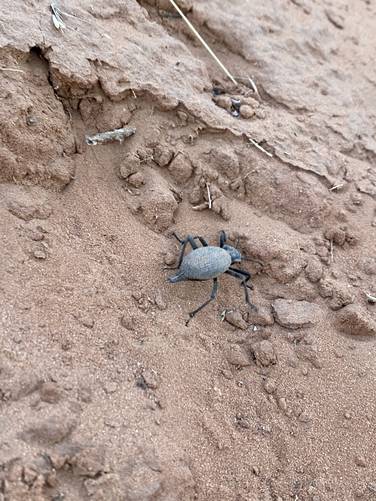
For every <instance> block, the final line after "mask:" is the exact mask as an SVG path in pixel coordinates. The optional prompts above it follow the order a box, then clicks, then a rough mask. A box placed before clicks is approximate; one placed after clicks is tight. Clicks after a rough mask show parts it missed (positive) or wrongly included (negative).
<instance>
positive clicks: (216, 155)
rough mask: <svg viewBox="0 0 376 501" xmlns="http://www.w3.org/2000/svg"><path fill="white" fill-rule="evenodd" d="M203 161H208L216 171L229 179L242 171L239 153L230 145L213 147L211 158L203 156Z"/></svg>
mask: <svg viewBox="0 0 376 501" xmlns="http://www.w3.org/2000/svg"><path fill="white" fill-rule="evenodd" d="M203 162H205V163H206V162H208V163H209V165H210V167H211V168H212V169H214V171H216V172H219V173H220V174H222V175H223V176H225V177H227V178H229V179H235V178H236V177H238V176H239V173H240V163H239V158H238V155H237V154H236V153H235V152H234V151H233V150H232V148H231V147H230V146H229V145H226V144H224V145H223V146H222V147H218V148H216V149H212V150H211V151H210V153H209V158H208V159H206V155H205V156H204V157H203Z"/></svg>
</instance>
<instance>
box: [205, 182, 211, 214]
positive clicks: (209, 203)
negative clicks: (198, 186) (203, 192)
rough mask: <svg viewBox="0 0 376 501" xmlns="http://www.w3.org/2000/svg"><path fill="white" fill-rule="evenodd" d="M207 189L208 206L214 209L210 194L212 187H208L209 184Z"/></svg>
mask: <svg viewBox="0 0 376 501" xmlns="http://www.w3.org/2000/svg"><path fill="white" fill-rule="evenodd" d="M206 189H207V191H208V206H209V209H211V208H212V198H211V194H210V186H209V185H208V183H206Z"/></svg>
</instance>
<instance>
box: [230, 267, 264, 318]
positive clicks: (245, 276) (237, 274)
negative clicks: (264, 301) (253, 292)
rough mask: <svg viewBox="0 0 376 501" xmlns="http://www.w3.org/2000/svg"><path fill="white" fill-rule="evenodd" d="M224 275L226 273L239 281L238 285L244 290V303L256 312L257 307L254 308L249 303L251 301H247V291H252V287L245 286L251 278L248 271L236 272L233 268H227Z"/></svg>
mask: <svg viewBox="0 0 376 501" xmlns="http://www.w3.org/2000/svg"><path fill="white" fill-rule="evenodd" d="M225 273H228V274H229V275H231V276H232V277H234V278H237V279H238V280H240V281H241V282H240V285H242V286H243V288H244V295H245V302H246V303H247V304H248V305H249V306H250V307H251V308H252V309H253V310H255V311H257V306H255V305H254V304H253V303H251V300H250V299H249V293H248V289H252V286H251V285H249V284H247V282H248V280H249V279H250V278H251V275H250V273H248V271H244V270H237V269H235V268H229V269H228V270H227V271H225Z"/></svg>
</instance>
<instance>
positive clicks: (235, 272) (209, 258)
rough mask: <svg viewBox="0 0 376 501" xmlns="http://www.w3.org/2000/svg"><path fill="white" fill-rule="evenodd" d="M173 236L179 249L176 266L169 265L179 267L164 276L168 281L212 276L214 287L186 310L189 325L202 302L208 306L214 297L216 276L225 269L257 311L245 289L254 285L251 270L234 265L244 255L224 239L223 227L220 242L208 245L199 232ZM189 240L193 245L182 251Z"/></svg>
mask: <svg viewBox="0 0 376 501" xmlns="http://www.w3.org/2000/svg"><path fill="white" fill-rule="evenodd" d="M173 236H174V237H175V238H176V239H177V240H178V241H179V243H180V245H181V249H180V255H179V262H178V265H177V267H176V268H168V269H176V270H178V271H177V272H176V273H175V275H172V276H170V277H168V279H167V280H168V281H169V282H170V283H177V282H182V281H186V280H194V281H205V280H213V288H212V291H211V294H210V298H209V299H208V300H207V301H205V303H203V304H202V305H201V306H199V307H198V308H196V309H195V310H194V311H191V312H190V313H189V319H188V320H187V321H186V325H188V323H189V322H190V320H191V319H192V318H193V317H194V316H195V315H196V314H197V313H198V312H199V311H201V310H202V309H203V308H205V306H207V305H208V304H209V303H210V302H211V301H214V299H216V297H217V293H218V277H219V276H220V275H222V274H223V273H227V274H228V275H231V276H232V277H234V278H237V279H238V280H240V284H241V285H242V286H243V288H244V294H245V301H246V303H247V304H248V305H249V306H250V307H251V308H252V309H254V310H256V311H257V308H256V306H255V305H254V304H252V303H251V301H250V298H249V293H248V289H251V290H252V289H253V287H252V285H250V284H248V281H249V280H250V278H251V274H250V273H248V271H245V270H242V269H240V268H235V267H234V266H233V265H234V264H236V263H240V262H241V261H242V259H246V258H244V257H242V255H241V253H240V252H239V250H238V249H236V248H235V247H232V246H231V245H228V244H227V243H226V241H227V236H226V233H225V232H224V231H221V232H220V234H219V246H214V245H209V244H208V243H207V241H206V240H205V239H204V238H203V237H201V236H192V235H188V236H187V237H186V238H185V239H184V240H182V239H181V238H179V237H178V236H177V235H176V233H173ZM197 240H198V241H199V242H200V243H201V245H202V247H200V246H199V245H198V244H197V242H196V241H197ZM188 244H189V245H190V246H191V247H192V251H191V252H189V253H188V254H186V255H185V254H184V253H185V250H186V247H187V245H188Z"/></svg>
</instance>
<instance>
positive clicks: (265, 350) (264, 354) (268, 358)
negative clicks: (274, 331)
mask: <svg viewBox="0 0 376 501" xmlns="http://www.w3.org/2000/svg"><path fill="white" fill-rule="evenodd" d="M251 352H252V354H253V356H254V358H255V361H256V365H258V366H260V367H269V365H274V364H276V363H277V354H276V352H275V349H274V346H273V344H272V343H271V342H270V341H267V340H264V341H258V342H256V343H254V344H252V346H251Z"/></svg>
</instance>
